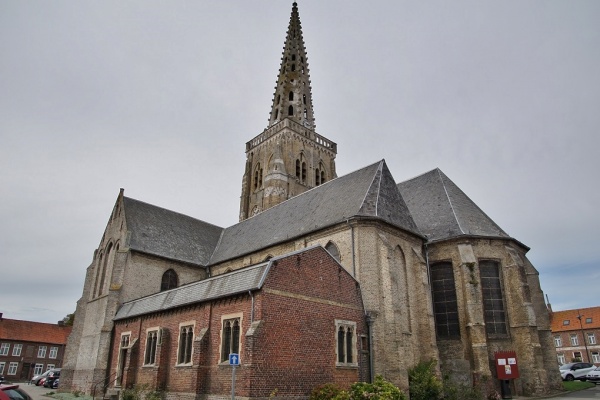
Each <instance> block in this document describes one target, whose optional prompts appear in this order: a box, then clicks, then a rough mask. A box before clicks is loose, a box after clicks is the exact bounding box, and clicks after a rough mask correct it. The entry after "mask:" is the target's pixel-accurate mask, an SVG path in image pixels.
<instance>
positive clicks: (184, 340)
mask: <svg viewBox="0 0 600 400" xmlns="http://www.w3.org/2000/svg"><path fill="white" fill-rule="evenodd" d="M193 342H194V326H193V325H185V326H181V327H180V328H179V348H178V351H177V364H191V363H192V343H193Z"/></svg>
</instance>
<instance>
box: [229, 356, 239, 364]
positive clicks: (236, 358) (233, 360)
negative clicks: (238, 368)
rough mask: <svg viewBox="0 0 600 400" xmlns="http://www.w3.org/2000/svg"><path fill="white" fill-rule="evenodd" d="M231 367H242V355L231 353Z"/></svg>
mask: <svg viewBox="0 0 600 400" xmlns="http://www.w3.org/2000/svg"><path fill="white" fill-rule="evenodd" d="M229 365H240V355H239V354H236V353H231V354H230V355H229Z"/></svg>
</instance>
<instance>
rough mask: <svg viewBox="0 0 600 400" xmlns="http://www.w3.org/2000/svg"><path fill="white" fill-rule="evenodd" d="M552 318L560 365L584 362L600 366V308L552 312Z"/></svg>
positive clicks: (553, 334) (553, 335)
mask: <svg viewBox="0 0 600 400" xmlns="http://www.w3.org/2000/svg"><path fill="white" fill-rule="evenodd" d="M550 318H551V321H552V337H553V339H554V346H555V347H556V355H557V357H558V363H559V364H566V363H570V362H573V361H582V362H591V363H594V364H596V365H599V366H600V307H589V308H580V309H578V310H564V311H552V312H551V313H550Z"/></svg>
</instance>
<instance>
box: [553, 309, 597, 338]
mask: <svg viewBox="0 0 600 400" xmlns="http://www.w3.org/2000/svg"><path fill="white" fill-rule="evenodd" d="M578 315H581V326H580V325H579V320H578V319H577V316H578ZM550 318H551V325H552V333H557V332H567V331H580V330H581V328H582V327H583V329H600V307H588V308H580V309H578V310H564V311H553V312H552V313H551V314H550ZM587 318H591V319H592V321H591V322H589V323H588V322H586V320H587ZM564 321H569V324H568V325H565V324H564Z"/></svg>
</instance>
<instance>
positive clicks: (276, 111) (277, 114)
mask: <svg viewBox="0 0 600 400" xmlns="http://www.w3.org/2000/svg"><path fill="white" fill-rule="evenodd" d="M278 116H279V110H278V109H277V108H276V109H275V119H277V117H278Z"/></svg>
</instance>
